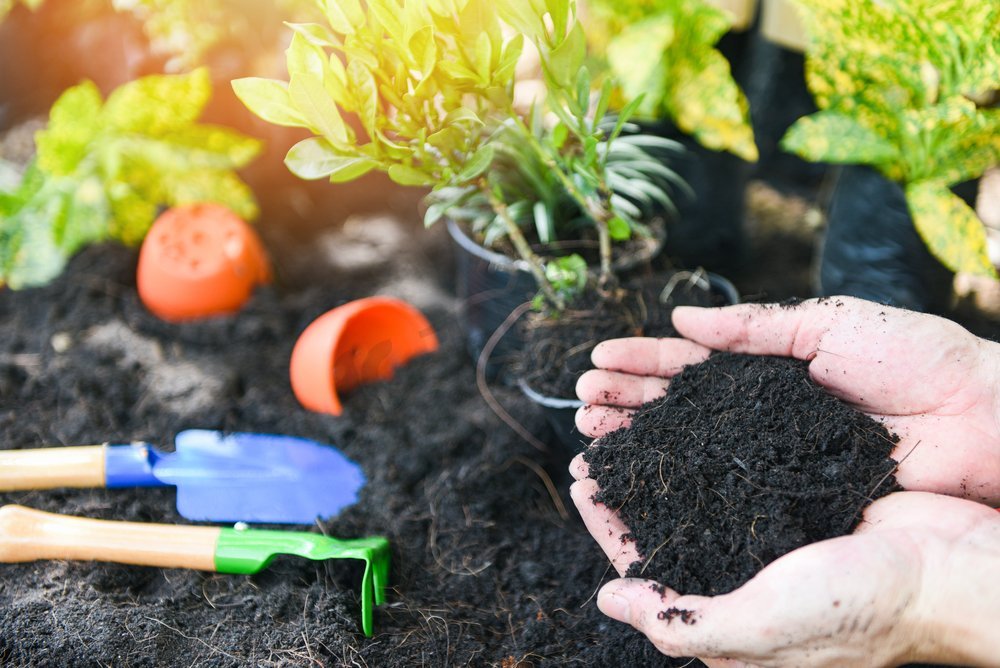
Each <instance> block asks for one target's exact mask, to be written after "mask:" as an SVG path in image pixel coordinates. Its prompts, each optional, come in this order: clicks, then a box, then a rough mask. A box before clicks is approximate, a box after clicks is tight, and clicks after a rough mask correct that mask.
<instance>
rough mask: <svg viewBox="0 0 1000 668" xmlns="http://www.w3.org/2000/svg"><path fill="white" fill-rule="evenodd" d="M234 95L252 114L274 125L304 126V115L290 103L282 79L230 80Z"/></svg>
mask: <svg viewBox="0 0 1000 668" xmlns="http://www.w3.org/2000/svg"><path fill="white" fill-rule="evenodd" d="M232 86H233V91H234V92H235V93H236V97H238V98H239V99H240V101H241V102H242V103H243V104H244V105H246V107H247V109H249V110H250V111H252V112H253V113H254V114H256V115H257V116H259V117H260V118H262V119H263V120H265V121H267V122H268V123H274V124H275V125H283V126H285V127H290V128H304V127H306V125H308V121H306V119H305V117H304V116H303V115H302V114H300V113H299V111H298V110H297V109H296V108H295V107H294V106H293V105H292V98H291V97H290V96H289V94H288V84H286V83H285V82H284V81H275V80H273V79H261V78H257V77H248V78H245V79H236V80H234V81H233V82H232Z"/></svg>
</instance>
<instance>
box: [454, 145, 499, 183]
mask: <svg viewBox="0 0 1000 668" xmlns="http://www.w3.org/2000/svg"><path fill="white" fill-rule="evenodd" d="M493 156H494V150H493V146H492V145H491V144H484V145H483V146H481V147H480V148H479V150H478V151H476V152H475V153H474V154H473V155H472V157H471V158H469V161H468V162H466V163H465V165H463V166H462V171H461V172H459V173H458V176H457V177H456V178H457V179H458V180H459V181H472V180H473V179H475V178H477V177H479V176H480V175H481V174H482V173H483V172H485V171H486V170H487V169H489V166H490V165H491V164H492V163H493Z"/></svg>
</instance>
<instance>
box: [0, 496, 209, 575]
mask: <svg viewBox="0 0 1000 668" xmlns="http://www.w3.org/2000/svg"><path fill="white" fill-rule="evenodd" d="M218 538H219V528H218V527H194V526H171V525H168V524H145V523H139V522H112V521H107V520H92V519H86V518H82V517H69V516H66V515H56V514H54V513H45V512H42V511H40V510H32V509H31V508H25V507H23V506H16V505H9V506H3V507H2V508H0V562H7V563H13V562H22V561H36V560H39V559H67V560H73V561H111V562H115V563H119V564H135V565H138V566H160V567H162V568H194V569H198V570H204V571H214V570H215V548H216V543H217V541H218Z"/></svg>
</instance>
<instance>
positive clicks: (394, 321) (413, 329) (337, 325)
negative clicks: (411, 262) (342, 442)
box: [290, 297, 438, 415]
mask: <svg viewBox="0 0 1000 668" xmlns="http://www.w3.org/2000/svg"><path fill="white" fill-rule="evenodd" d="M437 348H438V339H437V335H436V334H435V333H434V329H433V328H432V327H431V325H430V323H429V322H427V319H426V318H425V317H424V316H423V314H421V313H420V311H418V310H417V309H415V308H414V307H412V306H410V305H409V304H407V303H406V302H404V301H401V300H399V299H393V298H391V297H368V298H366V299H358V300H355V301H353V302H348V303H347V304H344V305H343V306H339V307H337V308H335V309H333V310H331V311H328V312H326V313H325V314H323V315H321V316H320V317H319V318H317V319H316V320H314V321H313V322H312V324H310V325H309V326H308V327H307V328H306V329H305V331H304V332H302V335H301V336H299V340H298V341H297V342H296V343H295V348H294V349H293V350H292V360H291V365H290V371H291V381H292V390H293V391H294V392H295V396H296V398H297V399H298V400H299V403H301V404H302V405H303V406H304V407H305V408H308V409H309V410H313V411H317V412H320V413H331V414H333V415H340V414H341V413H342V412H343V410H344V409H343V405H342V404H341V401H340V394H341V393H342V392H346V391H348V390H350V389H351V388H353V387H356V386H357V385H360V384H362V383H367V382H371V381H377V380H386V379H388V378H391V377H392V374H393V370H394V369H395V368H396V367H398V366H399V365H401V364H404V363H406V362H407V361H408V360H409V359H410V358H412V357H415V356H417V355H422V354H424V353H429V352H433V351H435V350H437Z"/></svg>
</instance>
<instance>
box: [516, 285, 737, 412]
mask: <svg viewBox="0 0 1000 668" xmlns="http://www.w3.org/2000/svg"><path fill="white" fill-rule="evenodd" d="M674 274H675V272H657V273H653V274H649V275H646V276H640V277H633V278H632V279H630V280H629V281H627V282H626V283H625V289H626V291H627V292H626V294H625V296H624V297H623V298H620V299H614V298H607V297H602V296H601V295H599V294H598V293H597V292H596V291H593V290H591V291H588V292H586V293H585V294H584V295H583V296H582V297H580V298H579V299H578V300H577V301H576V303H574V304H572V306H571V307H570V308H569V309H568V310H567V311H566V312H564V313H563V314H562V315H560V316H559V317H555V318H546V317H544V316H543V315H542V314H540V313H532V314H529V316H528V317H527V318H526V319H525V323H524V325H523V328H524V337H523V338H524V341H525V344H524V352H523V354H522V356H521V360H520V365H521V369H522V371H523V377H524V379H525V381H527V383H528V385H529V386H530V387H531V388H532V389H533V390H535V391H536V392H538V393H540V394H542V395H545V396H548V397H556V398H575V397H576V381H577V379H579V377H580V376H581V375H582V374H583V373H584V372H585V371H587V370H588V369H590V368H592V364H591V363H590V353H591V351H592V350H593V349H594V346H596V345H597V344H598V343H600V342H601V341H607V340H608V339H618V338H622V337H627V336H655V337H672V336H677V330H676V329H674V326H673V323H672V322H671V320H670V316H671V314H672V313H673V310H674V307H676V306H720V305H723V304H725V303H726V302H725V298H724V297H721V296H720V295H718V294H715V293H713V292H712V291H711V290H710V289H706V288H703V287H701V284H699V283H698V282H697V281H696V280H687V279H684V280H679V281H675V283H674V284H673V285H670V281H671V277H672V276H673V275H674ZM682 275H686V274H682ZM702 280H705V279H702Z"/></svg>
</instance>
